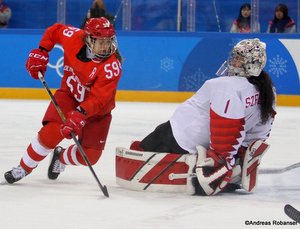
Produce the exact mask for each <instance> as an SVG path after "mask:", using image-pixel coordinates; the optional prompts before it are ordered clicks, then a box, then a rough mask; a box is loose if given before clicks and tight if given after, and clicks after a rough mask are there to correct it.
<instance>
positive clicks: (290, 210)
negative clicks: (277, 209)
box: [284, 204, 300, 223]
mask: <svg viewBox="0 0 300 229" xmlns="http://www.w3.org/2000/svg"><path fill="white" fill-rule="evenodd" d="M284 212H285V214H286V215H287V216H288V217H290V218H291V219H292V220H295V221H296V222H297V223H300V212H299V211H298V210H297V209H296V208H294V207H293V206H291V205H289V204H286V205H285V206H284Z"/></svg>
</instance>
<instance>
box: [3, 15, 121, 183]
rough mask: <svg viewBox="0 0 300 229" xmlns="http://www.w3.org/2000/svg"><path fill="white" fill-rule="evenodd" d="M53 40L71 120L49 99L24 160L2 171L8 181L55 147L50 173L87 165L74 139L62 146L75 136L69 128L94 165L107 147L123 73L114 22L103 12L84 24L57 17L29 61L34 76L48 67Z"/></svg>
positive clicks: (59, 96)
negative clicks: (61, 58)
mask: <svg viewBox="0 0 300 229" xmlns="http://www.w3.org/2000/svg"><path fill="white" fill-rule="evenodd" d="M55 44H60V45H62V47H63V49H64V76H63V78H62V81H61V85H60V88H59V89H58V90H57V91H56V92H55V94H54V96H55V99H56V100H57V102H58V105H59V106H60V108H61V109H62V111H63V113H64V115H65V116H66V118H67V120H66V122H65V123H63V122H62V120H61V118H60V116H59V115H58V113H57V111H56V109H55V107H54V105H53V104H52V103H50V104H49V106H48V109H47V110H46V113H45V116H44V118H43V120H42V124H43V127H42V128H41V129H40V131H39V132H38V134H37V136H36V137H34V138H33V140H32V141H31V143H30V144H29V146H28V148H27V150H26V151H25V152H24V154H23V156H22V158H21V161H20V164H19V165H18V166H17V167H14V168H13V169H12V170H10V171H8V172H6V173H5V174H4V177H5V179H6V181H7V182H8V183H14V182H16V181H18V180H20V179H22V178H24V177H25V176H27V175H28V174H30V173H31V172H32V170H33V169H35V168H36V167H37V166H38V164H39V162H41V161H42V160H43V159H44V158H45V157H46V156H47V155H48V154H49V153H51V152H52V151H53V154H52V159H51V163H50V166H49V169H48V177H49V179H56V178H57V177H58V175H59V174H60V172H62V171H63V170H64V168H65V165H85V161H84V159H83V158H82V156H81V154H80V153H79V151H78V150H77V146H76V145H74V144H72V145H70V146H69V147H67V148H62V147H60V146H58V145H59V143H60V142H61V141H62V140H63V139H64V138H66V139H70V138H71V132H74V133H75V134H76V135H77V136H78V139H79V142H80V143H81V145H82V147H83V149H84V151H85V154H86V155H87V157H88V159H89V161H90V162H91V164H92V165H93V164H95V163H96V162H97V161H98V160H99V158H100V156H101V154H102V150H103V149H104V146H105V142H106V138H107V135H108V131H109V127H110V123H111V119H112V116H111V111H112V109H114V107H115V95H116V90H117V84H118V81H119V79H120V76H121V73H122V68H121V60H120V59H118V58H117V57H116V55H115V51H116V50H117V48H118V45H117V40H116V35H115V30H114V27H113V25H112V24H111V23H110V22H109V20H107V19H106V18H104V17H101V18H91V19H89V20H88V21H87V23H86V25H85V27H84V29H83V30H81V29H78V28H75V27H72V26H67V25H63V24H58V23H57V24H54V25H53V26H51V27H49V28H48V29H47V30H46V31H45V33H44V35H43V37H42V39H41V41H40V44H39V48H37V49H33V50H32V51H31V52H30V53H29V57H28V59H27V62H26V69H27V71H28V72H29V74H30V75H31V76H32V77H33V78H34V79H38V72H39V71H40V72H41V73H43V74H44V73H45V72H46V67H47V63H48V59H49V56H48V53H49V52H50V51H51V50H52V48H53V47H54V45H55Z"/></svg>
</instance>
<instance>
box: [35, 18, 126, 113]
mask: <svg viewBox="0 0 300 229" xmlns="http://www.w3.org/2000/svg"><path fill="white" fill-rule="evenodd" d="M84 37H85V35H84V31H83V30H80V29H78V28H75V27H71V26H66V25H62V24H58V23H57V24H54V25H53V26H51V27H49V28H48V29H47V30H46V31H45V33H44V35H43V37H42V40H41V42H40V46H42V47H44V48H46V49H47V50H48V51H50V50H52V48H53V47H54V45H55V44H60V45H62V47H63V49H64V76H63V79H62V82H61V85H60V90H63V91H66V92H68V93H70V94H71V95H72V96H73V98H74V99H75V100H76V101H77V102H78V104H79V105H80V107H82V108H83V109H84V110H85V111H86V113H87V116H88V117H91V116H93V115H104V114H107V113H110V112H111V110H112V109H113V108H114V107H115V94H116V90H117V84H118V81H119V79H120V76H121V74H122V68H121V63H120V62H119V60H118V59H117V58H116V56H115V55H114V54H113V55H111V56H110V57H108V58H106V59H103V60H102V61H101V62H95V61H92V60H90V61H82V60H80V59H78V58H77V55H78V54H79V52H80V51H81V50H82V48H84V46H85V45H86V44H85V42H84Z"/></svg>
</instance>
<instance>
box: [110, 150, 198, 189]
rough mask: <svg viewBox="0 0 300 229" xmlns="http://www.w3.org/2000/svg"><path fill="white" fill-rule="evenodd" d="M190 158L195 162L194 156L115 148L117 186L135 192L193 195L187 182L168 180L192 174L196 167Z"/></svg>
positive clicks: (185, 180) (184, 179)
mask: <svg viewBox="0 0 300 229" xmlns="http://www.w3.org/2000/svg"><path fill="white" fill-rule="evenodd" d="M190 157H194V158H196V155H190V154H172V153H157V152H148V151H136V150H130V149H126V148H122V147H117V148H116V179H117V184H118V185H120V186H121V187H123V188H126V189H131V190H137V191H156V192H187V191H188V190H189V192H192V190H190V189H191V187H187V178H181V179H170V178H169V175H170V174H172V173H187V172H189V171H192V168H193V167H194V166H195V164H193V163H192V162H193V161H196V159H194V160H193V159H191V158H190ZM187 158H190V159H189V160H187ZM186 160H187V161H188V162H186ZM192 164H193V165H192ZM190 167H192V168H190Z"/></svg>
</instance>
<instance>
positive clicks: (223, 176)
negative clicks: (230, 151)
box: [196, 146, 235, 196]
mask: <svg viewBox="0 0 300 229" xmlns="http://www.w3.org/2000/svg"><path fill="white" fill-rule="evenodd" d="M197 150H198V159H197V163H196V174H197V178H198V181H199V184H200V186H201V193H199V191H198V192H196V194H198V195H207V196H210V195H215V194H217V193H219V192H220V191H222V190H223V189H224V188H225V187H226V186H227V185H228V182H229V181H230V180H231V176H232V168H233V166H234V163H235V159H234V158H233V157H231V156H229V155H228V156H225V157H221V156H219V155H217V154H216V153H215V152H214V151H213V150H208V151H206V149H205V148H204V147H203V146H197ZM202 189H203V190H202Z"/></svg>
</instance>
